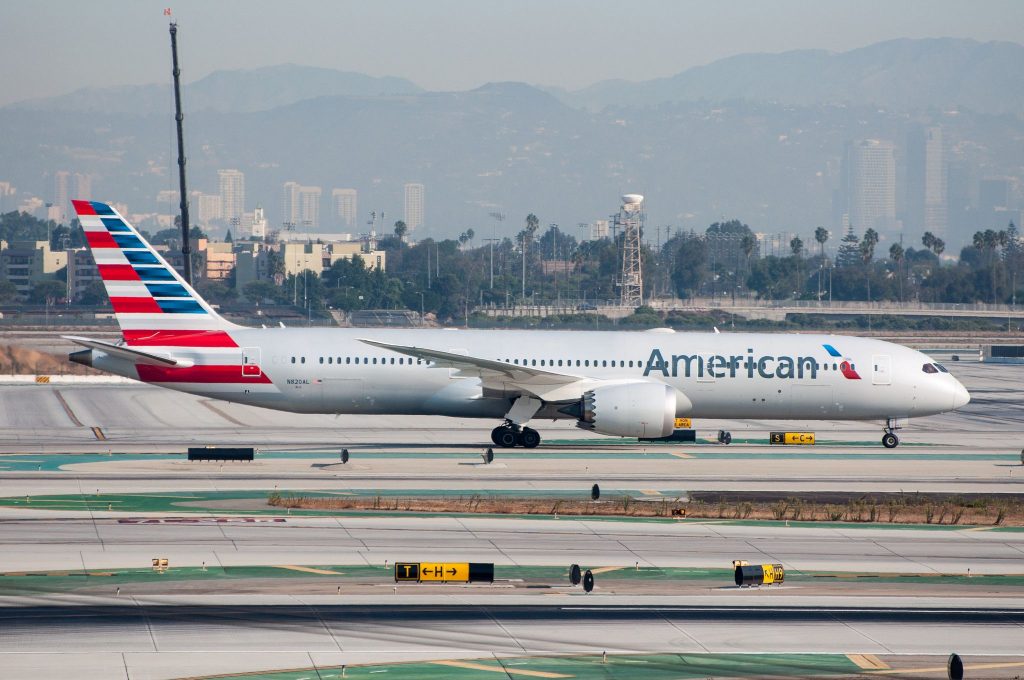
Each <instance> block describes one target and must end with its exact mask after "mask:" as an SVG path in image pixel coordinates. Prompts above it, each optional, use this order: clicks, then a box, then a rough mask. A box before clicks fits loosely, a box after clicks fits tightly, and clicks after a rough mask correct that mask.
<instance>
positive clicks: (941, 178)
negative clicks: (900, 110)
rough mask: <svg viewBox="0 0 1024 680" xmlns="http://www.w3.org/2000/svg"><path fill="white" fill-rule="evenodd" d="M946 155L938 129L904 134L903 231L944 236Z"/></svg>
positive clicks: (946, 220)
mask: <svg viewBox="0 0 1024 680" xmlns="http://www.w3.org/2000/svg"><path fill="white" fill-rule="evenodd" d="M946 190H947V180H946V154H945V148H944V146H943V142H942V128H940V127H928V128H926V127H922V126H914V127H912V128H911V129H910V132H909V133H908V135H907V205H906V221H905V223H904V225H903V228H904V229H905V230H908V231H912V232H914V233H915V234H917V233H923V232H925V231H930V232H931V233H933V234H935V235H936V236H938V237H940V238H943V239H944V238H946V237H947V236H948V234H947V229H948V205H947V201H946Z"/></svg>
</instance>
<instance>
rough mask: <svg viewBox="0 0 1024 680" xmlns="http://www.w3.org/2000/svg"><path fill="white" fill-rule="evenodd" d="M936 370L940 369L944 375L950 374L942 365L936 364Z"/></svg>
mask: <svg viewBox="0 0 1024 680" xmlns="http://www.w3.org/2000/svg"><path fill="white" fill-rule="evenodd" d="M935 368H937V369H939V370H940V371H942V372H943V373H949V370H948V369H947V368H946V367H945V366H943V365H942V364H935Z"/></svg>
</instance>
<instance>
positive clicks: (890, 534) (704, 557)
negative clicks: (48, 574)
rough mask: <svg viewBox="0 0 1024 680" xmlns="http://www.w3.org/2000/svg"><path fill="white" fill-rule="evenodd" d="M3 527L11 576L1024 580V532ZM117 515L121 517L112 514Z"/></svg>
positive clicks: (723, 526) (299, 523) (326, 525)
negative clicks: (121, 570) (442, 567)
mask: <svg viewBox="0 0 1024 680" xmlns="http://www.w3.org/2000/svg"><path fill="white" fill-rule="evenodd" d="M16 513H17V511H14V512H11V511H8V512H6V513H5V519H3V521H2V522H0V546H2V550H0V571H3V572H10V571H26V570H35V571H38V570H48V569H68V568H78V569H87V570H92V569H108V568H117V567H130V566H135V567H147V566H148V565H149V562H150V559H151V558H152V557H154V556H160V557H167V558H169V559H170V560H171V564H172V565H176V566H179V565H180V566H187V565H193V566H199V565H200V564H202V563H206V564H208V565H216V566H235V565H253V564H337V565H345V564H355V565H359V564H372V565H382V564H383V563H384V562H385V560H387V561H388V562H389V563H391V564H393V563H394V562H396V561H422V562H432V561H441V562H445V561H447V562H460V561H467V562H494V563H495V564H499V565H556V566H563V567H568V565H569V564H571V563H580V564H583V565H592V566H595V567H598V566H609V565H616V566H629V567H633V566H634V565H635V564H639V565H640V566H642V567H708V568H720V569H724V568H729V567H731V564H732V560H734V559H745V560H748V561H750V562H751V563H754V564H758V563H762V562H779V563H781V564H783V565H785V567H786V569H787V570H789V571H791V572H800V571H815V570H819V571H840V572H843V571H858V572H907V573H922V572H927V573H933V574H950V573H955V574H966V573H967V571H968V570H970V571H971V572H972V573H974V574H1021V573H1024V531H1002V530H982V531H979V530H975V529H961V528H957V527H942V528H937V527H936V528H928V529H925V528H919V527H911V528H898V527H892V526H870V525H863V526H861V527H854V526H850V525H843V526H841V527H840V528H832V527H830V526H829V525H828V523H821V524H818V525H815V526H812V527H800V528H797V527H785V526H774V527H772V526H762V525H759V524H758V523H747V524H744V523H736V524H730V523H728V522H716V521H707V522H685V523H684V522H678V523H665V522H657V521H628V520H626V521H612V520H604V519H597V520H581V519H571V518H560V519H557V520H552V519H514V518H472V517H470V518H466V517H460V518H446V517H403V516H401V515H399V516H396V517H371V518H359V517H325V518H316V517H280V518H279V519H281V520H283V521H274V522H262V523H243V522H216V521H208V522H203V521H202V520H201V519H197V520H196V521H195V523H187V524H182V523H157V524H152V523H141V522H139V521H131V520H125V519H124V517H123V516H122V517H120V518H117V517H108V518H88V517H82V516H81V515H79V516H77V517H74V518H59V517H57V518H54V517H45V514H46V513H36V514H37V515H39V517H38V518H36V519H32V518H25V519H18V517H19V515H17V514H16ZM109 514H110V515H113V514H114V513H109Z"/></svg>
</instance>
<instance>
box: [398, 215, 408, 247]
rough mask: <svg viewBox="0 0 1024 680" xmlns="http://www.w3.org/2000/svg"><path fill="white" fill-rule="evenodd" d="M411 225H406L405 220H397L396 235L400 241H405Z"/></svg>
mask: <svg viewBox="0 0 1024 680" xmlns="http://www.w3.org/2000/svg"><path fill="white" fill-rule="evenodd" d="M408 231H409V227H407V226H406V225H405V222H403V221H402V220H398V221H397V222H395V236H397V237H398V242H399V243H405V235H406V234H407V233H408Z"/></svg>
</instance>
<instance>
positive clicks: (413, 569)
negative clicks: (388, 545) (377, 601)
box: [395, 562, 420, 581]
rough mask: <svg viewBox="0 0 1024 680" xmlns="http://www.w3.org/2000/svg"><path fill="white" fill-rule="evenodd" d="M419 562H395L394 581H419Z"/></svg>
mask: <svg viewBox="0 0 1024 680" xmlns="http://www.w3.org/2000/svg"><path fill="white" fill-rule="evenodd" d="M419 580H420V563H419V562H395V581H419Z"/></svg>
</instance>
